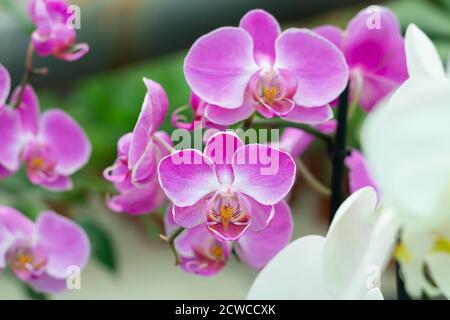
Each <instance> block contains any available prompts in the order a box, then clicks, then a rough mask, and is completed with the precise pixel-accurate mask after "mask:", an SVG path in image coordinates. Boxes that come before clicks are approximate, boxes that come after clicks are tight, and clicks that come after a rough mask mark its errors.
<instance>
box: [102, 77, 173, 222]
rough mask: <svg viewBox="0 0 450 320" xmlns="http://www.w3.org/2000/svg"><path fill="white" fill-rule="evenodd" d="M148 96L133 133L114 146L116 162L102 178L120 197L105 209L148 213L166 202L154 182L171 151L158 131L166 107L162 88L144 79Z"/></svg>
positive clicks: (167, 138) (114, 197) (110, 201)
mask: <svg viewBox="0 0 450 320" xmlns="http://www.w3.org/2000/svg"><path fill="white" fill-rule="evenodd" d="M144 83H145V85H146V86H147V94H146V96H145V98H144V103H143V105H142V109H141V113H140V115H139V118H138V121H137V123H136V126H135V128H134V131H133V132H130V133H127V134H125V135H124V136H122V137H121V138H120V139H119V142H118V143H117V160H116V161H115V162H114V164H113V165H112V166H111V167H109V168H106V169H105V171H104V173H103V175H104V177H105V179H106V180H108V181H110V182H112V183H114V186H115V187H116V189H117V190H118V191H119V192H120V194H119V195H117V196H113V197H111V198H108V200H107V205H108V207H109V208H110V209H111V210H113V211H116V212H125V213H129V214H144V213H151V212H152V211H154V210H155V209H158V208H160V207H161V206H162V205H163V203H164V200H165V196H164V192H163V191H162V190H161V187H160V186H159V183H158V179H157V165H158V163H159V161H160V160H161V159H162V158H163V157H164V156H166V155H168V154H169V153H170V152H169V151H168V150H167V147H168V146H169V147H171V146H172V141H171V140H170V137H169V136H168V135H167V133H165V132H164V131H157V130H158V128H159V127H160V126H161V124H162V123H163V121H164V118H165V116H166V114H167V108H168V105H169V102H168V99H167V95H166V93H165V92H164V89H163V88H162V87H161V86H160V85H159V84H158V83H156V82H154V81H152V80H150V79H146V78H144Z"/></svg>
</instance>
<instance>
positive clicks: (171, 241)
mask: <svg viewBox="0 0 450 320" xmlns="http://www.w3.org/2000/svg"><path fill="white" fill-rule="evenodd" d="M184 230H185V229H184V228H182V227H180V228H178V229H177V230H175V231H174V232H173V233H172V234H171V235H170V236H169V237H165V236H161V238H162V239H163V240H164V241H167V243H168V244H169V246H170V249H171V250H172V252H173V256H174V257H175V265H176V266H177V265H179V264H180V263H181V259H180V255H179V254H178V250H177V248H176V247H175V240H176V238H178V236H179V235H180V234H181V233H183V231H184Z"/></svg>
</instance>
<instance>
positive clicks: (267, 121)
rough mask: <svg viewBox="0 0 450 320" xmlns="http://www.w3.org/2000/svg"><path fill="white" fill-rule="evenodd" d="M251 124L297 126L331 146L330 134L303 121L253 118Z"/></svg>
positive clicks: (256, 125)
mask: <svg viewBox="0 0 450 320" xmlns="http://www.w3.org/2000/svg"><path fill="white" fill-rule="evenodd" d="M253 126H254V127H266V128H267V127H278V128H287V127H290V128H297V129H301V130H303V131H305V132H307V133H309V134H312V135H313V136H315V137H316V138H318V139H320V140H321V141H323V142H324V143H325V144H326V145H327V147H331V146H332V145H333V139H332V138H331V136H329V135H327V134H325V133H322V132H320V131H319V130H317V129H315V128H313V127H311V126H309V125H306V124H303V123H295V122H289V121H286V120H283V119H260V118H258V119H254V120H253Z"/></svg>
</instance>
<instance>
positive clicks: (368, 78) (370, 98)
mask: <svg viewBox="0 0 450 320" xmlns="http://www.w3.org/2000/svg"><path fill="white" fill-rule="evenodd" d="M362 81H363V82H362V89H361V91H362V95H361V98H360V100H359V104H360V106H361V108H363V110H364V111H366V112H371V111H372V110H373V109H374V108H375V107H376V105H377V104H378V102H380V101H381V100H382V99H383V98H384V97H386V96H387V95H389V94H390V93H392V92H393V91H394V90H395V89H396V88H397V87H398V85H399V84H398V83H396V82H394V81H392V80H390V79H388V78H386V77H382V76H378V75H375V74H371V73H365V74H364V75H363V80H362ZM355 83H356V82H355V81H352V82H351V84H350V99H353V96H354V94H355V90H356V87H355V86H356V84H355Z"/></svg>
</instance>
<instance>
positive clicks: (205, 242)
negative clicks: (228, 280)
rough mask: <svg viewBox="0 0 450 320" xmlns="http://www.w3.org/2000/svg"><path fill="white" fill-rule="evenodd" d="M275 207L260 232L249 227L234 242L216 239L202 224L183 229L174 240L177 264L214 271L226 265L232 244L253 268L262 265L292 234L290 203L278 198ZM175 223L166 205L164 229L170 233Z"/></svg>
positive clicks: (203, 272)
mask: <svg viewBox="0 0 450 320" xmlns="http://www.w3.org/2000/svg"><path fill="white" fill-rule="evenodd" d="M274 210H275V211H274V217H273V219H272V221H271V222H270V224H269V225H268V226H267V228H266V229H264V230H263V231H260V232H253V231H251V230H249V231H248V232H246V233H245V234H244V235H243V236H242V237H240V238H239V239H238V240H237V241H235V242H230V241H220V240H218V239H217V238H216V237H214V236H212V235H211V233H210V232H208V230H207V228H205V226H204V225H199V226H196V227H194V228H192V229H187V230H185V231H184V232H183V233H182V234H181V235H180V236H179V237H178V238H177V239H176V240H175V246H176V248H177V250H178V253H179V254H180V258H181V264H180V267H181V268H182V269H183V270H184V271H186V272H190V273H195V274H199V275H202V276H211V275H214V274H216V273H218V272H219V271H220V270H221V269H222V268H223V267H224V266H225V264H226V262H227V260H228V257H229V256H230V253H231V250H232V248H233V247H234V249H235V251H236V254H237V255H238V256H239V258H240V260H241V261H242V262H244V263H245V264H247V265H249V266H250V267H252V268H254V269H261V268H263V267H264V266H265V265H266V264H267V263H268V262H269V261H270V260H271V259H272V258H273V257H274V256H275V255H276V254H277V253H278V252H279V251H280V250H282V249H283V248H284V247H285V246H286V245H287V244H288V243H289V241H290V239H291V237H292V230H293V223H292V214H291V210H290V208H289V206H288V205H287V204H286V203H285V202H284V201H281V202H279V203H277V204H276V205H275V209H274ZM176 227H177V225H176V223H175V221H174V220H173V216H172V210H170V208H169V211H168V212H167V215H166V233H167V234H170V233H172V232H173V231H174V230H175V229H176Z"/></svg>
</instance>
